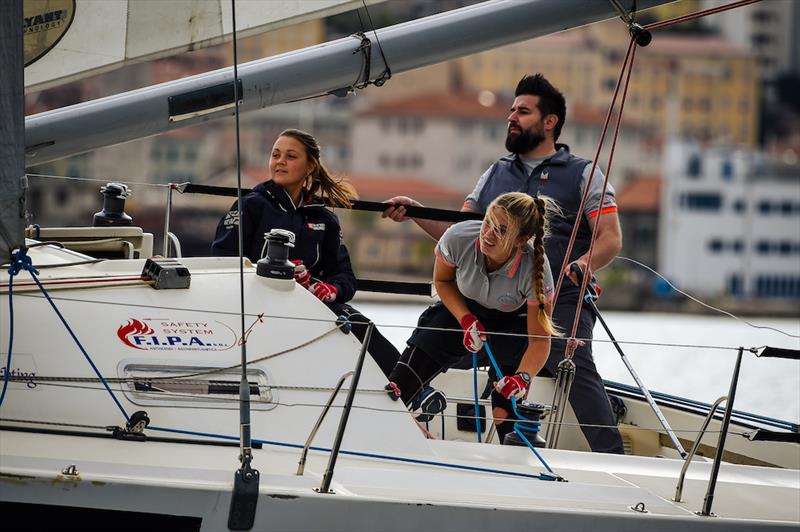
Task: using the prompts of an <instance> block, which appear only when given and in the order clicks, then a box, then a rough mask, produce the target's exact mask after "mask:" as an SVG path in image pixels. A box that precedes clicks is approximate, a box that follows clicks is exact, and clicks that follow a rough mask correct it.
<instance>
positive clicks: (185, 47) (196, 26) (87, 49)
mask: <svg viewBox="0 0 800 532" xmlns="http://www.w3.org/2000/svg"><path fill="white" fill-rule="evenodd" d="M382 1H383V0H367V5H372V4H376V3H379V2H382ZM363 5H364V4H363V2H362V1H361V0H303V1H298V0H269V1H263V0H237V2H236V19H237V20H236V26H237V28H236V29H237V33H238V34H239V36H247V35H253V34H256V33H263V32H266V31H270V30H273V29H277V28H280V27H283V26H289V25H291V24H296V23H299V22H304V21H307V20H311V19H315V18H320V17H325V16H329V15H333V14H336V13H341V12H344V11H349V10H352V9H357V8H359V7H363ZM23 28H24V30H23V31H24V39H25V64H26V67H25V91H26V92H31V91H39V90H43V89H46V88H49V87H53V86H56V85H59V84H62V83H66V82H69V81H74V80H76V79H80V78H83V77H86V76H90V75H93V74H98V73H100V72H105V71H108V70H113V69H115V68H119V67H121V66H123V65H125V64H128V63H133V62H141V61H147V60H151V59H155V58H159V57H165V56H169V55H173V54H178V53H181V52H185V51H191V50H196V49H198V48H203V47H206V46H212V45H215V44H220V43H221V42H223V41H225V40H226V39H229V38H230V35H231V2H230V0H158V1H151V0H25V2H24V13H23Z"/></svg>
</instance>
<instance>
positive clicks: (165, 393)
mask: <svg viewBox="0 0 800 532" xmlns="http://www.w3.org/2000/svg"><path fill="white" fill-rule="evenodd" d="M12 380H15V379H13V378H12ZM38 384H40V385H41V386H48V387H51V388H63V389H71V390H82V391H90V392H103V391H105V388H101V387H99V386H87V385H78V384H62V383H56V382H42V383H38ZM232 385H233V386H238V384H232ZM270 387H271V388H274V389H288V390H289V391H293V390H294V389H295V388H303V387H292V386H283V387H279V386H270ZM112 390H114V391H117V392H120V393H126V392H128V393H138V394H147V393H152V395H151V396H150V397H147V399H148V400H158V399H159V398H171V399H176V400H179V399H193V400H195V401H196V402H198V403H201V404H199V405H197V406H182V408H190V409H196V410H202V409H206V408H207V407H205V406H203V403H205V404H209V403H230V404H231V405H233V404H235V403H239V402H240V399H238V398H236V397H219V396H214V397H198V396H197V395H191V394H186V393H181V392H172V391H166V390H165V391H158V392H146V391H138V390H131V389H129V388H125V387H123V386H119V387H112ZM343 390H344V389H343ZM313 391H320V392H330V391H333V388H324V389H319V390H313ZM358 392H359V393H361V392H366V393H369V394H385V393H386V391H385V390H377V389H375V390H364V389H360V388H359V390H358ZM255 402H256V403H257V404H258V405H262V406H276V407H283V408H325V407H326V406H327V403H313V402H297V403H288V402H283V401H274V400H266V401H255ZM330 408H331V409H343V408H344V405H341V404H333V405H331V406H330ZM352 408H354V409H358V410H362V411H365V412H376V413H381V414H397V415H402V416H404V417H412V418H413V417H414V416H417V415H419V412H413V411H410V410H404V409H399V410H398V409H394V408H383V407H379V406H366V405H356V404H354V405H353V406H352ZM436 416H437V417H439V416H441V417H443V418H445V419H465V420H468V421H475V420H476V419H481V420H483V419H485V417H486V416H475V415H473V414H445V413H443V412H442V413H439V414H436ZM297 419H300V420H302V419H307V418H306V417H305V416H298V417H297ZM0 422H14V423H31V424H41V425H56V426H58V425H61V426H67V427H79V428H97V429H104V430H105V429H107V427H108V425H82V424H76V423H65V422H60V421H38V420H25V419H9V418H0ZM540 423H541V424H542V425H560V426H562V427H575V428H580V427H587V428H615V427H618V425H601V424H596V423H579V422H577V421H561V422H556V421H549V420H548V419H543V420H541V421H540ZM625 429H626V430H638V431H648V432H660V431H662V430H663V427H662V426H661V425H658V426H653V427H648V426H644V425H630V426H626V427H625ZM672 430H673V432H680V433H683V434H698V433H700V432H703V433H705V434H717V433H721V432H722V430H720V429H714V430H710V429H709V430H705V431H701V430H699V429H698V428H682V429H672ZM727 433H728V434H733V435H737V436H743V435H746V434H747V433H748V432H739V431H735V430H728V432H727Z"/></svg>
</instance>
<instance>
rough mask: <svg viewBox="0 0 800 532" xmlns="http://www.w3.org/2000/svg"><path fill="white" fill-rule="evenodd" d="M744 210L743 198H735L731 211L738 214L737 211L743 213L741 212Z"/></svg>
mask: <svg viewBox="0 0 800 532" xmlns="http://www.w3.org/2000/svg"><path fill="white" fill-rule="evenodd" d="M744 210H745V203H744V200H741V199H737V200H736V201H735V202H734V203H733V211H734V212H735V213H737V214H739V213H743V212H744Z"/></svg>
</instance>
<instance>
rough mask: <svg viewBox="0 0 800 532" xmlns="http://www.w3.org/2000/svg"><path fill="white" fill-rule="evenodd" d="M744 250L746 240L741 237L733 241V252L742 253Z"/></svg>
mask: <svg viewBox="0 0 800 532" xmlns="http://www.w3.org/2000/svg"><path fill="white" fill-rule="evenodd" d="M743 250H744V242H742V240H741V239H740V238H737V239H736V240H734V241H733V252H734V253H741V252H742V251H743Z"/></svg>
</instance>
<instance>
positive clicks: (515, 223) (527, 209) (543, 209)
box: [486, 192, 561, 336]
mask: <svg viewBox="0 0 800 532" xmlns="http://www.w3.org/2000/svg"><path fill="white" fill-rule="evenodd" d="M493 208H498V209H501V210H502V211H503V212H505V214H506V217H507V218H508V227H507V228H506V233H505V237H504V239H503V247H506V246H507V247H508V248H509V249H508V251H510V248H511V247H512V246H513V245H514V242H517V241H518V239H519V237H520V235H525V236H530V237H531V240H532V242H533V272H532V278H531V283H532V285H533V287H534V290H535V292H536V300H537V301H538V302H539V305H538V307H539V312H538V315H537V317H536V319H537V320H538V322H539V324H540V325H541V326H542V328H543V329H544V330H545V331H546V332H547V334H549V335H550V336H558V335H560V334H561V333H560V332H559V331H558V330H557V329H556V327H555V325H554V324H553V320H552V319H551V318H550V315H549V314H548V313H547V312H546V311H545V308H546V305H545V301H544V259H545V253H544V241H545V238H547V235H548V230H549V227H548V219H549V212H548V211H551V212H552V211H555V212H557V211H558V207H557V206H556V204H555V202H554V201H553V200H551V199H549V198H545V197H543V196H535V197H532V196H530V195H528V194H525V193H523V192H508V193H506V194H502V195H500V196H498V197H497V198H496V199H495V200H494V201H493V202H492V204H491V205H489V208H488V209H487V210H486V214H487V216H486V221H487V222H488V223H490V225H494V223H495V222H494V220H493V218H494V217H493V216H492V215H491V211H492V209H493Z"/></svg>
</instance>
